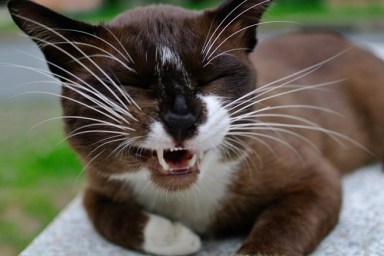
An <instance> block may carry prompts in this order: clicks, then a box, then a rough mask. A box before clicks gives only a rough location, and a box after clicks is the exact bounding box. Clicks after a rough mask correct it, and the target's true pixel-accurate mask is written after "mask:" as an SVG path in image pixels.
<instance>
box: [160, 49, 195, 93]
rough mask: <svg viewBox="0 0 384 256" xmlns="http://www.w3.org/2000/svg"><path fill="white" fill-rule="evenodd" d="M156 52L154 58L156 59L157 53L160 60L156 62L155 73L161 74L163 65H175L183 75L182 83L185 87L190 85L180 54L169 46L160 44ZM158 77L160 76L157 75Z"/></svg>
mask: <svg viewBox="0 0 384 256" xmlns="http://www.w3.org/2000/svg"><path fill="white" fill-rule="evenodd" d="M156 52H157V54H156V60H157V55H158V56H159V58H160V60H159V62H158V64H157V67H156V70H157V73H158V74H159V75H160V76H161V75H162V70H163V67H164V66H165V65H171V66H173V67H175V69H176V70H177V71H180V72H181V73H182V76H183V80H184V85H185V86H187V87H191V80H190V78H189V74H188V72H187V71H186V70H185V67H184V65H183V61H182V60H181V58H180V55H179V54H178V53H176V52H175V51H173V50H172V49H171V48H169V47H168V46H164V45H163V46H161V47H160V48H158V49H157V51H156ZM159 79H160V77H159Z"/></svg>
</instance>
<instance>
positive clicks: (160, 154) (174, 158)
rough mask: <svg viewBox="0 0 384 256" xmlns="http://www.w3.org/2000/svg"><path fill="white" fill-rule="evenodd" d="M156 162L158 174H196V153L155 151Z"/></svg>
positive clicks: (175, 149) (173, 150)
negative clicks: (158, 169)
mask: <svg viewBox="0 0 384 256" xmlns="http://www.w3.org/2000/svg"><path fill="white" fill-rule="evenodd" d="M156 154H157V160H158V163H159V165H160V167H161V168H160V172H161V173H162V174H165V175H186V174H189V173H192V172H197V171H198V168H197V165H198V156H197V153H195V152H193V151H190V150H187V149H183V148H174V149H169V150H157V151H156Z"/></svg>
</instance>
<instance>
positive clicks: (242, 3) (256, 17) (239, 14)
mask: <svg viewBox="0 0 384 256" xmlns="http://www.w3.org/2000/svg"><path fill="white" fill-rule="evenodd" d="M272 2H273V1H272V0H228V1H226V2H225V3H224V4H222V5H221V6H219V7H218V8H217V9H214V10H209V11H207V12H206V13H205V14H206V15H208V17H209V18H210V20H213V23H212V24H216V26H219V27H220V28H219V29H218V31H219V32H217V33H221V32H223V33H222V34H225V36H226V38H228V39H229V40H231V41H235V40H236V41H240V42H238V43H239V44H243V45H242V47H244V48H248V49H249V51H251V50H253V48H254V47H255V46H256V44H257V38H256V30H257V27H258V25H259V24H260V20H261V17H262V15H263V14H264V12H265V11H266V10H267V8H268V7H269V6H270V4H271V3H272ZM213 29H214V28H213ZM211 30H212V28H211Z"/></svg>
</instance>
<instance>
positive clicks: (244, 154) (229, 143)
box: [223, 137, 269, 170]
mask: <svg viewBox="0 0 384 256" xmlns="http://www.w3.org/2000/svg"><path fill="white" fill-rule="evenodd" d="M258 140H259V141H260V142H261V143H265V142H264V141H263V140H261V139H258ZM234 144H237V145H239V146H240V147H242V148H243V149H241V148H239V147H238V146H235V145H234ZM265 145H266V146H268V147H269V145H268V144H267V143H265ZM223 146H226V147H229V150H231V151H232V152H234V154H235V155H238V157H239V159H241V160H242V161H243V162H244V161H245V162H244V163H245V165H246V166H247V167H251V165H250V164H249V161H251V160H249V159H250V158H249V156H250V155H255V156H256V158H257V160H258V162H259V165H258V166H257V167H258V168H260V167H262V166H263V160H262V158H261V156H260V154H259V153H258V152H255V151H254V150H252V148H251V147H250V146H249V145H247V144H246V143H245V142H244V141H242V140H241V139H240V138H235V137H227V138H226V139H225V141H224V144H223ZM249 170H252V168H249Z"/></svg>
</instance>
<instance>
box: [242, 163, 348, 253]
mask: <svg viewBox="0 0 384 256" xmlns="http://www.w3.org/2000/svg"><path fill="white" fill-rule="evenodd" d="M340 205H341V191H340V178H339V175H338V174H337V172H336V171H335V170H334V169H333V168H329V169H328V170H325V169H322V170H319V172H317V173H316V174H310V175H309V177H306V178H304V179H302V180H300V181H299V182H297V183H296V184H292V186H290V187H289V188H287V190H286V191H284V193H283V195H282V197H280V198H278V199H277V200H276V201H274V202H273V203H271V204H270V205H269V206H268V207H266V209H265V210H264V212H262V214H261V215H259V216H258V218H257V220H256V222H255V224H254V226H253V228H252V231H251V233H250V235H249V236H248V238H247V239H246V240H245V242H244V243H243V245H242V247H241V248H240V250H239V251H238V253H239V255H260V256H264V255H265V256H270V255H271V256H272V255H273V256H302V255H307V254H309V253H310V252H311V251H313V250H314V248H315V247H316V246H317V245H318V244H319V242H320V241H321V240H322V239H323V238H324V237H325V236H326V235H327V234H328V233H329V232H330V231H331V230H332V228H333V227H334V226H335V225H336V223H337V220H338V216H339V211H340Z"/></svg>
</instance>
